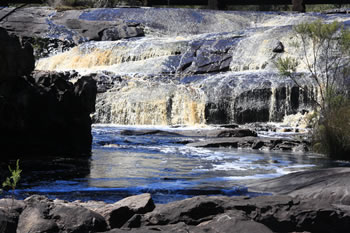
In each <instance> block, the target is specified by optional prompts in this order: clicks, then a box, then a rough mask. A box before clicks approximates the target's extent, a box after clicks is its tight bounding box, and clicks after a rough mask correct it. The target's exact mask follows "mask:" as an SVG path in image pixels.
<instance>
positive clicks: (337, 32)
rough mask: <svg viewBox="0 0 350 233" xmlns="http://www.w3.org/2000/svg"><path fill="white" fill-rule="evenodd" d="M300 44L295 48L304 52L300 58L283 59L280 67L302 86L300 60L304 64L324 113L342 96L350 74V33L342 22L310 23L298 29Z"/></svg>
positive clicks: (296, 43)
mask: <svg viewBox="0 0 350 233" xmlns="http://www.w3.org/2000/svg"><path fill="white" fill-rule="evenodd" d="M294 32H295V34H296V37H297V38H298V39H299V41H300V42H299V43H298V42H295V43H293V44H292V45H291V46H293V47H294V48H295V49H296V50H297V51H300V53H299V54H301V55H300V57H298V58H292V57H289V56H288V57H286V58H279V59H278V60H277V62H276V67H277V68H278V70H279V72H280V74H281V75H283V76H287V77H290V78H291V79H292V80H293V81H294V82H295V83H296V84H297V85H298V86H300V87H302V85H301V84H300V83H299V82H298V80H297V79H296V71H297V68H298V65H299V63H300V62H299V60H300V61H303V62H304V64H305V66H306V67H307V70H308V72H309V74H311V75H310V79H311V80H310V81H312V82H313V83H315V84H316V85H317V86H318V89H319V91H320V96H321V99H316V98H315V99H314V100H313V101H314V102H315V103H316V105H318V106H319V107H320V110H321V111H327V107H329V106H330V105H331V103H329V100H330V99H332V98H333V97H334V96H335V95H339V94H342V93H343V92H344V91H345V90H344V87H345V86H344V82H345V79H346V78H347V77H348V76H349V74H350V72H349V71H350V69H349V67H350V66H349V64H350V31H349V30H348V29H344V27H343V25H342V24H341V23H339V22H336V21H335V22H332V23H329V24H326V23H323V22H322V21H321V20H317V21H314V22H311V23H309V22H306V23H301V24H299V25H296V26H295V27H294Z"/></svg>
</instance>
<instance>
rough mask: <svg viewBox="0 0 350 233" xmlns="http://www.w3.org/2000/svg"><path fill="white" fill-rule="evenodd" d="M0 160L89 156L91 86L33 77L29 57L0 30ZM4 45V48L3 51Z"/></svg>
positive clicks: (64, 77) (87, 81) (55, 76)
mask: <svg viewBox="0 0 350 233" xmlns="http://www.w3.org/2000/svg"><path fill="white" fill-rule="evenodd" d="M0 34H1V37H0V44H1V45H3V46H1V48H2V49H0V50H1V53H2V54H1V59H5V60H4V63H1V64H0V67H1V70H0V71H1V73H0V77H1V80H0V131H1V141H0V145H1V147H2V148H3V154H2V156H1V160H3V161H6V160H7V159H8V158H11V157H12V156H16V157H18V156H19V155H23V156H26V155H29V154H31V155H33V154H36V155H43V154H45V155H55V154H60V155H63V156H64V155H66V156H68V155H69V156H71V155H73V154H75V155H81V154H85V155H88V154H89V152H90V150H91V142H92V136H91V119H90V113H92V112H93V111H94V110H95V97H96V83H95V81H94V80H93V79H92V78H90V77H82V78H80V79H79V80H78V81H77V82H75V83H74V84H73V83H71V82H69V81H68V79H69V78H71V77H72V75H71V74H70V73H60V74H59V73H55V72H51V73H50V72H36V73H34V74H31V72H32V71H33V68H34V57H33V53H32V52H33V51H32V50H31V49H30V48H28V47H22V46H21V44H20V43H19V40H18V38H17V37H14V36H9V35H8V34H7V32H6V31H4V30H3V29H0ZM7 45H9V47H7Z"/></svg>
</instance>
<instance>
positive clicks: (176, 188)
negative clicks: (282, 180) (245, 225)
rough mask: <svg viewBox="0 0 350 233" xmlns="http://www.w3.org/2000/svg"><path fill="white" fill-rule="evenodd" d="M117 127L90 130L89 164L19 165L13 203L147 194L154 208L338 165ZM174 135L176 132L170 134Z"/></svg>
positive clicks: (36, 162) (303, 156) (78, 161)
mask: <svg viewBox="0 0 350 233" xmlns="http://www.w3.org/2000/svg"><path fill="white" fill-rule="evenodd" d="M125 129H142V128H141V127H138V128H137V127H134V128H131V127H120V126H118V127H117V126H111V125H95V126H94V127H93V136H94V142H93V152H92V156H91V158H89V159H62V158H57V159H51V160H50V161H48V160H43V159H37V160H33V161H26V160H21V168H22V169H23V175H22V180H21V184H20V185H19V187H18V189H17V190H16V195H17V197H18V198H25V197H26V196H28V195H31V194H43V195H47V196H49V197H50V198H60V199H66V200H70V201H72V200H77V199H79V200H84V201H87V200H102V201H106V202H115V201H117V200H120V199H122V198H124V197H126V196H130V195H135V194H140V193H145V192H148V193H151V194H152V196H153V199H154V200H155V202H157V203H165V202H169V201H174V200H180V199H184V198H187V197H191V196H194V195H257V194H255V193H250V192H249V190H248V189H247V188H245V185H246V184H248V183H249V182H252V181H256V180H257V179H265V178H272V177H277V176H281V175H284V174H287V173H290V172H293V171H300V170H306V169H314V168H318V167H329V166H338V165H339V164H338V163H331V162H330V161H328V160H327V159H324V158H322V157H320V156H317V155H312V154H290V153H276V152H259V151H244V150H237V149H218V148H216V149H207V148H192V147H188V146H185V145H183V144H181V143H179V142H183V141H189V140H193V138H190V137H179V136H173V135H143V136H142V135H139V136H130V135H129V136H128V135H122V134H121V131H122V130H125ZM172 130H174V131H175V132H176V130H178V129H172Z"/></svg>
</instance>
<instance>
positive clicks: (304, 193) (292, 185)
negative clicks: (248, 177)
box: [249, 168, 350, 205]
mask: <svg viewBox="0 0 350 233" xmlns="http://www.w3.org/2000/svg"><path fill="white" fill-rule="evenodd" d="M349 174H350V168H327V169H318V170H310V171H303V172H296V173H292V174H288V175H285V176H282V177H279V178H275V179H271V180H265V181H261V182H259V184H258V183H255V184H251V185H249V189H251V190H256V191H262V192H272V193H276V194H286V195H290V196H293V197H300V198H301V199H304V198H313V199H316V200H319V201H320V202H321V201H322V202H329V203H335V204H344V205H349V204H350V197H349V196H348V195H347V194H348V193H349V192H350V188H349V187H350V184H349V180H348V178H347V177H348V176H349Z"/></svg>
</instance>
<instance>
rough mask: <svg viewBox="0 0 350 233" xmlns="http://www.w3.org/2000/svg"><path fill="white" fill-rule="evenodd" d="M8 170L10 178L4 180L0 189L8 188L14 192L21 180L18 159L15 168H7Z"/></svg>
mask: <svg viewBox="0 0 350 233" xmlns="http://www.w3.org/2000/svg"><path fill="white" fill-rule="evenodd" d="M9 170H10V173H11V176H10V177H7V178H6V180H5V181H4V182H3V183H2V187H4V188H5V187H10V188H11V189H12V190H13V191H14V190H15V189H16V186H17V183H18V181H19V180H20V179H21V172H22V170H21V169H20V168H19V159H18V160H17V162H16V168H15V169H12V168H11V166H9Z"/></svg>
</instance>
